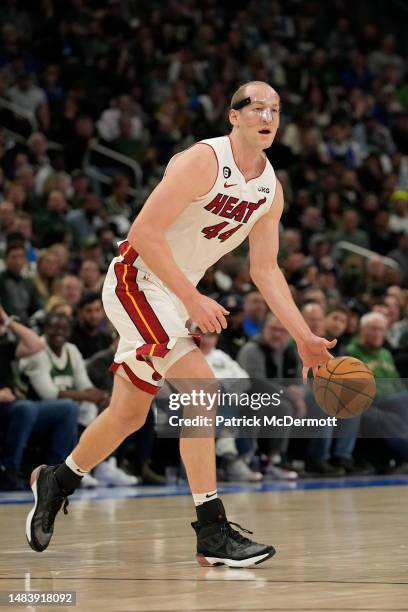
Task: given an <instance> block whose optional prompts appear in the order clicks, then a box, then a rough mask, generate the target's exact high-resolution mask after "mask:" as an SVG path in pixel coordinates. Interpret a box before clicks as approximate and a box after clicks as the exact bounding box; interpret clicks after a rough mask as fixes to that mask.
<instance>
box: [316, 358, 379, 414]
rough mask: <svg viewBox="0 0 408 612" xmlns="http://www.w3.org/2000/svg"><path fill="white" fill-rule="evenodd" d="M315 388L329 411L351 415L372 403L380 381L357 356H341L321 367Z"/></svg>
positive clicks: (360, 412) (319, 401) (324, 408)
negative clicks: (376, 379)
mask: <svg viewBox="0 0 408 612" xmlns="http://www.w3.org/2000/svg"><path fill="white" fill-rule="evenodd" d="M313 391H314V396H315V398H316V402H317V403H318V404H319V406H320V408H321V409H322V410H323V411H324V412H325V413H326V414H328V415H330V416H334V417H336V418H338V419H351V418H352V417H355V416H358V415H359V414H362V413H363V412H364V411H365V410H367V408H369V407H370V405H371V403H372V401H373V400H374V398H375V391H376V384H375V378H374V376H373V373H372V372H371V370H370V368H368V367H367V366H366V364H365V363H363V362H362V361H360V360H359V359H355V358H354V357H337V358H336V359H330V361H328V362H327V363H325V364H324V365H322V366H320V367H319V369H318V371H317V374H316V376H315V378H314V382H313Z"/></svg>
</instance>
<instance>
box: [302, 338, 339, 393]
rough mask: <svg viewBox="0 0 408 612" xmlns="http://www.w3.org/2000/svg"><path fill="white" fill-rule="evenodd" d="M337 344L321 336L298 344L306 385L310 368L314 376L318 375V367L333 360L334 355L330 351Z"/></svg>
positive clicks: (335, 341)
mask: <svg viewBox="0 0 408 612" xmlns="http://www.w3.org/2000/svg"><path fill="white" fill-rule="evenodd" d="M336 344H337V340H336V339H334V340H331V341H330V340H326V338H320V337H319V336H312V337H311V338H309V339H308V340H305V341H299V342H297V349H298V352H299V355H300V358H301V360H302V361H303V369H302V376H303V382H304V383H306V382H307V375H308V372H309V370H310V368H312V369H313V374H316V372H317V367H318V366H320V365H323V364H324V363H326V362H327V361H329V360H330V359H333V355H331V354H330V353H329V350H330V349H332V348H333V347H334V346H336Z"/></svg>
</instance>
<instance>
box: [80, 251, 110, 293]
mask: <svg viewBox="0 0 408 612" xmlns="http://www.w3.org/2000/svg"><path fill="white" fill-rule="evenodd" d="M78 276H79V278H80V279H81V281H82V282H83V291H84V292H88V293H89V292H91V293H98V292H101V291H102V285H103V280H104V276H103V275H102V274H101V271H100V268H99V266H98V262H96V261H94V260H93V259H84V260H83V261H81V265H80V267H79V273H78Z"/></svg>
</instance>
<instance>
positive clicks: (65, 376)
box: [20, 314, 109, 427]
mask: <svg viewBox="0 0 408 612" xmlns="http://www.w3.org/2000/svg"><path fill="white" fill-rule="evenodd" d="M70 335H71V321H70V319H68V317H66V316H65V315H63V314H50V315H49V317H48V319H47V320H46V323H45V327H44V340H45V349H44V350H43V351H41V352H40V353H38V354H36V355H34V356H32V357H29V358H26V359H23V360H21V362H20V369H21V371H22V373H23V374H24V375H25V377H26V380H27V383H28V396H29V397H32V398H35V399H57V398H58V399H66V398H68V399H72V400H74V401H76V402H80V414H79V423H80V424H81V425H83V426H84V427H86V425H88V424H89V423H90V422H91V421H92V420H93V419H94V418H95V417H96V415H97V413H98V408H102V407H105V406H106V405H107V402H108V400H109V396H108V394H107V393H105V392H104V391H100V390H98V389H95V387H93V386H92V384H91V381H90V380H89V378H88V376H87V374H86V367H85V363H84V360H83V358H82V356H81V354H80V352H79V350H78V349H77V347H76V346H75V345H74V344H71V343H70V342H68V341H67V340H68V338H69V337H70Z"/></svg>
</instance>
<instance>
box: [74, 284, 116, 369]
mask: <svg viewBox="0 0 408 612" xmlns="http://www.w3.org/2000/svg"><path fill="white" fill-rule="evenodd" d="M106 322H107V319H106V316H105V311H104V310H103V306H102V298H101V295H100V294H99V293H88V294H86V295H84V297H83V298H81V300H80V301H79V302H78V304H77V321H76V322H75V323H74V326H73V328H72V334H71V338H70V340H71V342H72V343H73V344H75V346H76V347H77V348H78V349H79V351H80V353H81V355H82V357H83V358H84V359H88V358H89V357H91V356H92V355H93V354H94V353H97V352H98V351H102V350H103V349H106V348H108V347H109V346H110V345H111V343H112V336H111V334H109V333H108V332H106V331H103V330H102V329H101V327H102V324H103V323H105V324H106Z"/></svg>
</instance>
